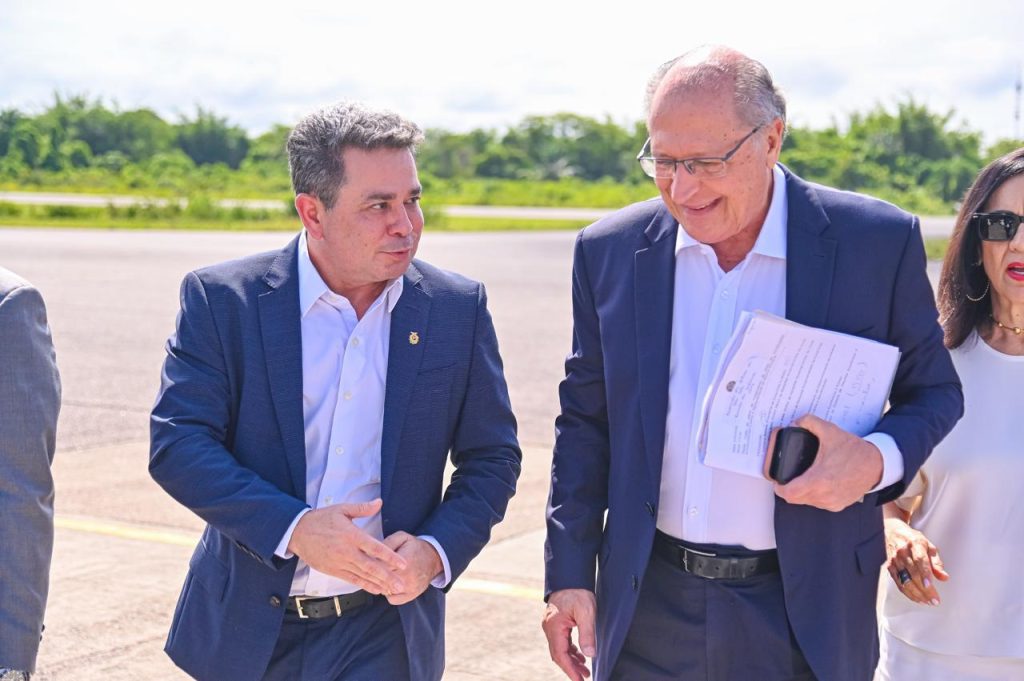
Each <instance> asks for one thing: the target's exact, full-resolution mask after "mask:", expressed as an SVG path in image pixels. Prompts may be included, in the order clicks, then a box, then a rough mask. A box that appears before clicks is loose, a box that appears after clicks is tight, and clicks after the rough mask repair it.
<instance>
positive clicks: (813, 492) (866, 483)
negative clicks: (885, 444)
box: [764, 414, 882, 512]
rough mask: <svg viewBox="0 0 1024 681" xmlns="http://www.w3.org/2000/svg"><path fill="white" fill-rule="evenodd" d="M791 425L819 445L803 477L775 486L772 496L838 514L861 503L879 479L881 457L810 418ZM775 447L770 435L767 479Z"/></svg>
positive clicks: (859, 441)
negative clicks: (805, 433) (815, 440)
mask: <svg viewBox="0 0 1024 681" xmlns="http://www.w3.org/2000/svg"><path fill="white" fill-rule="evenodd" d="M793 425H795V426H800V427H802V428H806V429H807V430H809V431H811V432H812V433H814V434H815V435H817V436H818V440H819V443H820V444H819V447H818V455H817V457H816V458H815V459H814V463H813V464H811V467H810V468H808V469H807V471H806V472H805V473H804V474H803V475H801V476H800V477H798V478H796V479H795V480H792V481H790V482H789V483H788V484H786V485H780V484H778V483H776V484H775V494H776V495H778V496H779V497H781V498H782V499H785V500H786V501H788V502H789V503H791V504H803V505H806V506H814V507H816V508H820V509H823V510H826V511H834V512H837V511H842V510H843V509H844V508H846V507H847V506H850V505H851V504H853V503H856V502H858V501H860V500H861V499H863V498H864V495H865V494H867V493H868V492H869V491H870V490H871V489H872V488H873V487H874V486H875V485H877V484H878V483H879V481H880V480H881V479H882V453H881V452H880V451H879V450H878V447H875V446H874V445H873V444H871V443H870V442H868V441H866V440H863V439H861V438H859V437H857V436H856V435H854V434H852V433H849V432H847V431H845V430H843V429H842V428H840V427H839V426H837V425H835V424H834V423H831V422H829V421H826V420H824V419H821V418H818V417H817V416H814V415H811V414H807V415H806V416H802V417H800V418H799V419H797V420H796V421H795V422H794V423H793ZM774 445H775V433H774V432H773V433H772V435H771V438H770V440H769V442H768V455H767V456H765V462H764V476H765V477H766V478H768V477H769V475H768V467H769V465H770V458H771V451H772V448H773V446H774Z"/></svg>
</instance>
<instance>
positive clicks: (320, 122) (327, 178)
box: [287, 102, 423, 208]
mask: <svg viewBox="0 0 1024 681" xmlns="http://www.w3.org/2000/svg"><path fill="white" fill-rule="evenodd" d="M422 141H423V133H422V132H421V131H420V129H419V127H418V126H417V125H416V124H415V123H412V122H411V121H407V120H406V119H404V118H402V117H401V116H399V115H398V114H396V113H394V112H392V111H387V110H384V109H371V108H369V107H367V106H364V105H362V104H359V103H356V102H340V103H338V104H332V105H330V106H325V107H323V108H321V109H317V110H316V111H314V112H312V113H310V114H307V115H306V116H304V117H303V118H302V120H301V121H299V122H298V124H297V125H296V126H295V129H294V130H292V132H291V134H290V135H288V144H287V149H288V170H289V171H290V172H291V175H292V187H293V188H294V189H295V193H296V194H311V195H313V196H315V197H317V198H318V199H320V201H322V202H323V204H324V206H326V207H327V208H332V207H333V206H334V202H335V200H336V199H337V198H338V190H339V189H340V188H341V185H342V184H344V182H345V163H344V161H343V160H342V153H343V152H344V151H345V149H348V148H353V149H363V150H367V151H369V150H373V149H381V148H385V149H410V150H412V149H415V147H416V145H417V144H419V143H420V142H422Z"/></svg>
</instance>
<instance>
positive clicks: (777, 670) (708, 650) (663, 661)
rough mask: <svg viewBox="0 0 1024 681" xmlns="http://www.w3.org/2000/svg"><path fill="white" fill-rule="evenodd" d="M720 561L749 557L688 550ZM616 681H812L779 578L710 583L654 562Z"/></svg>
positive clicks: (705, 547) (707, 547) (723, 549)
mask: <svg viewBox="0 0 1024 681" xmlns="http://www.w3.org/2000/svg"><path fill="white" fill-rule="evenodd" d="M690 546H691V547H693V548H697V549H699V550H703V551H708V552H713V553H716V554H718V555H722V556H729V555H746V553H744V552H743V550H742V549H741V550H739V551H735V550H730V549H729V548H726V547H721V546H716V545H713V544H712V545H698V544H693V545H690ZM611 679H613V680H614V681H668V680H670V679H671V680H673V681H678V680H685V681H697V680H699V681H814V674H813V673H812V672H811V670H810V667H808V666H807V661H806V660H805V659H804V656H803V654H801V652H800V649H799V647H798V646H797V643H796V639H795V638H794V637H793V632H792V630H791V629H790V626H789V620H788V618H787V617H786V606H785V603H784V601H783V594H782V580H781V578H780V577H779V573H778V572H773V573H771V574H766V575H758V576H754V577H748V578H746V579H714V580H712V579H705V578H703V577H697V576H694V575H691V574H689V573H687V572H684V571H683V570H682V568H681V567H678V566H676V565H674V564H672V563H670V562H669V560H668V559H666V558H665V557H663V556H661V555H659V554H658V553H657V552H655V553H653V554H652V555H651V560H650V562H649V563H648V565H647V572H646V574H645V576H644V582H643V586H642V587H641V589H640V596H639V601H638V603H637V608H636V614H635V615H634V616H633V622H632V623H631V624H630V627H629V633H628V634H627V635H626V642H625V644H624V645H623V648H622V652H621V654H620V655H619V658H618V660H617V662H616V664H615V667H614V668H613V669H612V674H611Z"/></svg>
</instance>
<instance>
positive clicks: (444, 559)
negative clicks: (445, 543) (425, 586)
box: [419, 535, 452, 589]
mask: <svg viewBox="0 0 1024 681" xmlns="http://www.w3.org/2000/svg"><path fill="white" fill-rule="evenodd" d="M419 538H420V539H422V540H423V541H425V542H427V543H428V544H430V545H431V546H433V547H434V550H435V551H437V555H439V556H440V557H441V565H442V566H444V572H440V573H438V574H437V576H435V577H434V579H432V580H431V581H430V586H435V587H437V588H438V589H443V588H445V587H446V586H448V584H449V583H451V581H452V566H451V565H449V564H448V554H446V553H445V552H444V549H442V548H441V544H440V543H438V541H437V540H436V539H434V538H433V537H431V536H429V535H421V536H420V537H419Z"/></svg>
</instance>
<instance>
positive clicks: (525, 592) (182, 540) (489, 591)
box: [53, 515, 544, 601]
mask: <svg viewBox="0 0 1024 681" xmlns="http://www.w3.org/2000/svg"><path fill="white" fill-rule="evenodd" d="M53 524H54V526H55V527H58V528H60V529H63V530H74V531H76V532H87V533H89V534H101V535H105V536H108V537H117V538H118V539H134V540H137V541H146V542H151V543H153V544H169V545H171V546H187V547H189V548H191V547H193V546H195V545H196V542H197V541H198V540H199V535H198V534H188V533H187V532H177V531H174V530H152V529H149V528H145V527H139V526H137V525H129V524H127V523H113V522H110V521H104V520H95V519H92V518H82V517H78V516H64V515H61V516H56V517H54V519H53ZM454 590H458V591H471V592H473V593H479V594H486V595H489V596H505V597H507V598H518V599H522V600H529V601H542V600H543V599H544V592H543V590H541V589H535V588H531V587H527V586H521V585H518V584H508V583H506V582H497V581H493V580H490V579H474V578H472V577H461V578H460V579H459V580H458V581H457V582H455V586H454Z"/></svg>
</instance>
